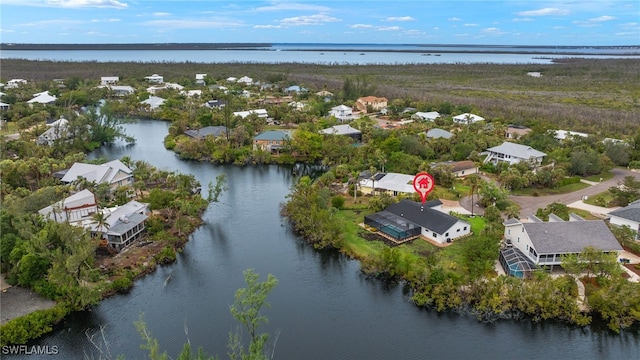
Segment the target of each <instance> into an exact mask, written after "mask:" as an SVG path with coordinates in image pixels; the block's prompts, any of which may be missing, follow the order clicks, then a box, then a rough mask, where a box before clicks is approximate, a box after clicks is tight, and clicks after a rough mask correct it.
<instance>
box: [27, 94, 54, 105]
mask: <svg viewBox="0 0 640 360" xmlns="http://www.w3.org/2000/svg"><path fill="white" fill-rule="evenodd" d="M56 99H57V98H56V97H55V96H52V95H49V92H48V91H44V92H41V93H39V94H37V96H36V97H34V98H33V99H31V100H29V101H27V103H29V104H34V103H38V104H50V103H52V102H55V101H56Z"/></svg>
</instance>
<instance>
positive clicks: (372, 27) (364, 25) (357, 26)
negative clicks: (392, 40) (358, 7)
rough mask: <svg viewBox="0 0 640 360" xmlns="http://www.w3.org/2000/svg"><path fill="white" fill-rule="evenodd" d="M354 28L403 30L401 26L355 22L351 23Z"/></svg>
mask: <svg viewBox="0 0 640 360" xmlns="http://www.w3.org/2000/svg"><path fill="white" fill-rule="evenodd" d="M349 27H350V28H352V29H372V30H378V31H398V30H402V28H401V27H400V26H377V25H369V24H353V25H349Z"/></svg>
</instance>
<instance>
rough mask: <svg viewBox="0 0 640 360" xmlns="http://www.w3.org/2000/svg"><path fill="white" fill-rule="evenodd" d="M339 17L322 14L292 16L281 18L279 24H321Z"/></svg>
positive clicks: (335, 20)
mask: <svg viewBox="0 0 640 360" xmlns="http://www.w3.org/2000/svg"><path fill="white" fill-rule="evenodd" d="M338 21H340V19H337V18H334V17H331V16H328V15H324V14H316V15H307V16H294V17H290V18H286V19H282V20H281V21H280V24H281V25H283V26H308V25H323V24H325V23H330V22H338Z"/></svg>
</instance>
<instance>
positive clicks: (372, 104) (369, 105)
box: [356, 96, 387, 113]
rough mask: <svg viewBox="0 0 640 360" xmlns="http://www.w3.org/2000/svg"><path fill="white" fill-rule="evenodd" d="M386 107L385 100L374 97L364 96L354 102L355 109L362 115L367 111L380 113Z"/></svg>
mask: <svg viewBox="0 0 640 360" xmlns="http://www.w3.org/2000/svg"><path fill="white" fill-rule="evenodd" d="M386 107H387V98H385V97H376V96H365V97H361V98H358V100H356V108H357V109H358V110H360V111H362V112H364V113H367V112H368V109H371V110H373V111H374V112H375V111H380V110H382V109H384V108H386Z"/></svg>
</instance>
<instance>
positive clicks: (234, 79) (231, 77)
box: [227, 76, 238, 82]
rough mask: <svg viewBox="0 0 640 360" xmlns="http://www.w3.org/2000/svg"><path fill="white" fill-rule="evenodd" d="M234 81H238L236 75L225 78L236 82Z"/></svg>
mask: <svg viewBox="0 0 640 360" xmlns="http://www.w3.org/2000/svg"><path fill="white" fill-rule="evenodd" d="M236 81H238V78H237V77H234V76H229V77H228V78H227V82H236Z"/></svg>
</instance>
